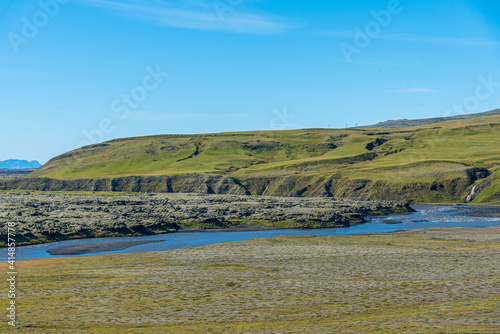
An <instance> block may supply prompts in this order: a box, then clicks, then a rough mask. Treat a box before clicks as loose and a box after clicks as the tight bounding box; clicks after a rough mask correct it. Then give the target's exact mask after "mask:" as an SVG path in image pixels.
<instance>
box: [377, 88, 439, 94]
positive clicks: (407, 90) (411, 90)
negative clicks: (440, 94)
mask: <svg viewBox="0 0 500 334" xmlns="http://www.w3.org/2000/svg"><path fill="white" fill-rule="evenodd" d="M385 92H386V93H437V91H436V90H434V89H430V88H403V89H394V90H387V91H385Z"/></svg>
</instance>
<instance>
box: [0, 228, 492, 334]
mask: <svg viewBox="0 0 500 334" xmlns="http://www.w3.org/2000/svg"><path fill="white" fill-rule="evenodd" d="M499 240H500V227H498V226H496V227H491V228H486V229H448V230H433V231H427V232H418V233H406V232H399V233H394V234H384V235H361V236H321V237H315V236H294V237H278V238H272V239H254V240H250V241H244V242H236V243H227V244H217V245H210V246H204V247H198V248H191V249H181V250H174V251H167V252H156V253H138V254H123V255H110V256H92V257H74V258H51V259H39V260H32V261H20V262H19V263H18V271H19V275H18V287H19V295H18V299H17V305H18V321H19V322H20V323H19V325H18V327H17V328H16V329H13V330H11V331H9V332H19V333H58V334H59V333H61V334H62V333H498V328H499V327H498V326H499V323H500V321H499V311H498V310H499V306H500V296H499V279H500V269H499V267H498V263H499V262H500V244H499ZM2 265H3V264H2ZM2 270H4V272H5V271H6V268H4V267H2ZM4 286H5V285H3V286H2V288H3V290H2V291H1V293H3V294H5V291H4V290H5V288H4ZM7 327H8V326H7V324H6V321H3V322H2V324H1V325H0V331H2V332H6V331H7Z"/></svg>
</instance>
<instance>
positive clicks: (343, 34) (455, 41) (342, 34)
mask: <svg viewBox="0 0 500 334" xmlns="http://www.w3.org/2000/svg"><path fill="white" fill-rule="evenodd" d="M319 34H321V35H326V36H333V37H339V38H354V37H355V36H356V33H355V32H354V31H320V32H319ZM370 39H379V40H388V41H401V42H413V43H433V44H448V45H450V44H451V45H458V46H500V41H497V40H491V39H485V38H481V37H439V36H414V35H410V34H385V35H383V34H381V35H379V36H374V37H370Z"/></svg>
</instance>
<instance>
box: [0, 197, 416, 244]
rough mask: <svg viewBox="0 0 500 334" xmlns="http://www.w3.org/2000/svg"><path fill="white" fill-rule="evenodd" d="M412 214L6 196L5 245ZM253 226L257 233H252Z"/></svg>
mask: <svg viewBox="0 0 500 334" xmlns="http://www.w3.org/2000/svg"><path fill="white" fill-rule="evenodd" d="M411 211H413V210H412V209H411V207H410V206H409V202H392V201H359V200H354V199H332V198H290V197H268V196H237V195H215V194H214V195H196V194H149V195H136V194H122V195H120V196H102V195H90V196H83V195H67V194H30V193H0V223H3V224H1V227H0V240H1V241H0V246H1V245H3V246H5V244H1V242H2V241H4V240H7V238H6V233H7V230H6V227H5V226H6V224H5V223H6V222H11V223H14V224H15V229H16V239H17V240H16V242H17V244H18V245H28V244H38V243H46V242H53V241H60V240H68V239H81V238H97V237H132V236H144V235H155V234H164V233H171V232H177V231H179V230H182V229H185V228H191V229H199V230H208V229H214V230H244V229H247V230H250V229H251V228H254V229H260V227H271V228H278V227H280V228H305V229H315V228H333V227H347V226H350V225H351V224H352V223H359V222H363V221H364V219H365V217H368V216H375V215H386V214H391V213H404V212H411ZM252 226H253V227H252Z"/></svg>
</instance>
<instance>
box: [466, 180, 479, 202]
mask: <svg viewBox="0 0 500 334" xmlns="http://www.w3.org/2000/svg"><path fill="white" fill-rule="evenodd" d="M476 187H477V184H475V183H474V186H473V187H472V189H471V191H470V194H469V195H467V198H466V199H465V203H470V202H471V201H472V196H474V195H475V194H476Z"/></svg>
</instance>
